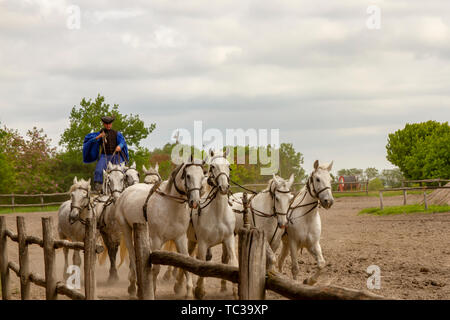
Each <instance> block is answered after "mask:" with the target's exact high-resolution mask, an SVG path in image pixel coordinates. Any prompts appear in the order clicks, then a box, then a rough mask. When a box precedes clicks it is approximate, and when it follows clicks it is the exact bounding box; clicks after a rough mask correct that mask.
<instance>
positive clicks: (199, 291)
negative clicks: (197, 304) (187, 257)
mask: <svg viewBox="0 0 450 320" xmlns="http://www.w3.org/2000/svg"><path fill="white" fill-rule="evenodd" d="M207 250H208V247H207V245H206V243H204V242H203V241H200V242H199V243H198V249H197V259H198V260H200V261H205V260H206V251H207ZM204 280H205V278H203V277H198V279H197V286H196V287H195V291H194V295H195V298H196V299H198V300H202V299H203V297H204V296H205V294H206V292H205V288H204V286H203V284H204Z"/></svg>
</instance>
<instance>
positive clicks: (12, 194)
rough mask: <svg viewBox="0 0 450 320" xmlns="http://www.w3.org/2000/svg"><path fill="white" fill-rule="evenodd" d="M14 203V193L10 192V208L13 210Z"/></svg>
mask: <svg viewBox="0 0 450 320" xmlns="http://www.w3.org/2000/svg"><path fill="white" fill-rule="evenodd" d="M14 205H15V201H14V193H11V208H12V211H13V212H14Z"/></svg>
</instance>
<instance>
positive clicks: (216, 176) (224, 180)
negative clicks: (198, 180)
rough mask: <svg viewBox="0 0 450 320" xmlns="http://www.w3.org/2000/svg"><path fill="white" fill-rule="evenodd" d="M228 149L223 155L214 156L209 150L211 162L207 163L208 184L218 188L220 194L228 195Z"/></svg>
mask: <svg viewBox="0 0 450 320" xmlns="http://www.w3.org/2000/svg"><path fill="white" fill-rule="evenodd" d="M228 152H229V149H227V150H226V151H225V152H224V153H223V154H217V155H214V151H213V150H210V151H209V154H210V156H211V161H210V163H209V177H208V180H209V183H210V184H212V185H213V186H216V187H217V188H219V191H220V193H221V194H228V190H229V189H230V162H228V160H227V156H228Z"/></svg>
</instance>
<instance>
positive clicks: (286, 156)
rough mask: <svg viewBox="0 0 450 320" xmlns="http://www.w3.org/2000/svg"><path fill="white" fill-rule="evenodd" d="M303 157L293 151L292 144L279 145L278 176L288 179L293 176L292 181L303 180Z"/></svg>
mask: <svg viewBox="0 0 450 320" xmlns="http://www.w3.org/2000/svg"><path fill="white" fill-rule="evenodd" d="M302 164H303V155H302V154H301V153H300V152H297V151H295V149H294V147H293V145H292V143H282V144H281V145H280V171H279V175H280V176H281V177H283V178H285V179H288V178H289V177H290V175H291V174H292V173H293V174H294V177H295V179H294V181H295V182H300V181H301V180H303V179H304V178H305V176H306V175H305V170H304V169H303V168H302Z"/></svg>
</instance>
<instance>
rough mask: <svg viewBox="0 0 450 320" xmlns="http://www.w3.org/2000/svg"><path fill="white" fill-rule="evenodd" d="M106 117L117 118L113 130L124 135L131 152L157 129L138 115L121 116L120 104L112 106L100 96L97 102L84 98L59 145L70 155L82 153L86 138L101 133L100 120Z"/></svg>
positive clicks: (71, 115) (74, 110) (73, 111)
mask: <svg viewBox="0 0 450 320" xmlns="http://www.w3.org/2000/svg"><path fill="white" fill-rule="evenodd" d="M105 115H114V116H115V118H116V119H115V120H114V123H113V129H114V130H117V131H120V132H121V133H122V134H123V136H124V137H125V139H126V141H127V144H128V146H129V147H130V148H131V150H130V151H131V152H132V151H133V149H132V147H133V146H134V147H136V148H138V147H139V146H140V145H139V143H140V141H141V140H142V139H145V138H146V137H147V136H148V135H149V134H150V133H152V131H153V130H154V129H155V127H156V124H154V123H152V124H151V125H150V126H149V127H145V125H144V122H143V121H142V120H141V119H139V116H138V115H133V114H130V115H123V114H121V113H120V112H119V105H118V104H114V105H113V106H111V105H109V104H107V103H105V98H104V97H103V96H101V95H100V94H99V95H98V96H97V98H96V99H95V101H92V99H89V100H86V98H83V99H82V100H81V102H80V107H79V108H77V107H76V106H74V107H73V108H72V111H71V112H70V117H69V121H70V125H69V128H67V129H65V130H64V132H63V134H62V135H61V140H60V141H59V145H61V146H64V147H65V149H66V150H67V151H69V152H70V153H72V152H76V153H81V152H82V149H83V140H84V137H85V136H86V135H87V134H88V133H90V132H95V131H99V130H100V129H101V128H102V122H101V120H100V118H101V117H102V116H105Z"/></svg>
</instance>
